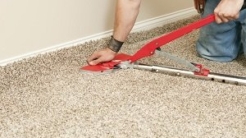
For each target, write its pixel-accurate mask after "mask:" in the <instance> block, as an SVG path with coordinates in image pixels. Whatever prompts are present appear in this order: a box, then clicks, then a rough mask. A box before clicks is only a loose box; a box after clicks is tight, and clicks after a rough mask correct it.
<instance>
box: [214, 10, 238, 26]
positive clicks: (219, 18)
mask: <svg viewBox="0 0 246 138" xmlns="http://www.w3.org/2000/svg"><path fill="white" fill-rule="evenodd" d="M214 13H215V21H216V22H217V23H227V22H229V21H232V20H235V19H237V18H239V13H230V14H228V13H223V11H218V10H217V9H215V10H214Z"/></svg>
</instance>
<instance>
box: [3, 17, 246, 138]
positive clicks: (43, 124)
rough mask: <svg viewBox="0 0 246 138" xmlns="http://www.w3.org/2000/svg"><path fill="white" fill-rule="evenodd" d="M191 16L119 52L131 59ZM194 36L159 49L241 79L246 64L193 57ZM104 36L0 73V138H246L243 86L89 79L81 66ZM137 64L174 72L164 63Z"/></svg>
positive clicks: (122, 73) (155, 76)
mask: <svg viewBox="0 0 246 138" xmlns="http://www.w3.org/2000/svg"><path fill="white" fill-rule="evenodd" d="M198 18H199V17H198V16H194V17H190V18H187V19H184V20H180V21H178V22H175V23H170V24H167V25H164V26H161V27H157V28H154V29H151V30H146V31H141V32H135V33H131V34H130V35H129V37H128V39H127V42H126V43H125V44H124V47H123V48H122V50H121V52H124V53H127V54H133V53H135V52H136V51H137V50H138V49H139V48H141V46H143V45H144V44H145V43H146V42H148V41H150V40H151V39H153V38H154V37H157V36H160V35H162V34H165V33H168V32H170V31H172V30H175V29H177V28H179V27H181V26H184V25H186V24H188V23H191V22H193V21H195V20H197V19H198ZM198 34H199V30H196V31H194V32H192V33H190V34H187V35H185V36H183V37H181V38H179V39H177V40H175V41H172V42H170V43H168V44H167V45H165V46H163V47H162V50H164V51H166V52H169V53H172V54H174V55H177V56H178V57H181V58H184V59H187V60H189V61H192V62H195V63H201V64H203V65H204V66H205V67H207V68H209V69H210V70H211V71H212V72H217V73H225V74H231V75H238V76H246V71H245V66H246V60H245V58H244V57H242V56H240V57H238V58H237V59H236V60H234V61H233V62H230V63H218V62H213V61H209V60H205V59H202V58H200V57H198V56H197V53H196V50H195V42H196V40H197V38H198ZM109 39H110V38H109V37H107V38H103V39H100V40H94V41H90V42H86V43H84V44H80V45H77V46H74V47H70V48H65V49H61V50H58V51H55V52H51V53H46V54H42V55H38V56H36V57H32V58H27V59H23V60H21V61H18V62H15V63H11V64H8V65H6V66H3V67H0V74H1V76H0V137H1V138H36V137H38V138H79V137H83V138H84V137H107V138H108V137H119V138H121V137H122V138H123V137H124V138H125V137H127V138H128V137H134V138H135V137H146V138H153V137H158V138H159V137H164V138H208V137H214V138H221V137H223V138H245V137H246V86H238V85H232V84H224V83H220V82H212V81H207V80H199V79H192V78H186V77H179V76H170V75H168V74H160V73H153V72H149V71H143V70H136V69H127V70H119V71H116V72H114V73H110V74H101V75H100V74H97V75H93V74H86V73H82V72H81V71H80V70H79V68H80V67H81V66H83V65H86V58H87V57H88V56H89V55H90V54H91V53H92V52H93V51H95V50H97V49H100V48H102V47H104V46H105V45H106V44H107V42H108V40H109ZM140 62H142V63H146V64H150V65H168V66H174V67H179V65H177V64H176V63H175V62H173V61H170V60H168V59H166V58H162V57H157V56H153V57H149V58H145V59H142V60H141V61H140Z"/></svg>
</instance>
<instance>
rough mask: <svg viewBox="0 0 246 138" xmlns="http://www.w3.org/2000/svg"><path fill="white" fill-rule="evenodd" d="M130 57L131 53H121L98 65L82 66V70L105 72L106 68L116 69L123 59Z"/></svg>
mask: <svg viewBox="0 0 246 138" xmlns="http://www.w3.org/2000/svg"><path fill="white" fill-rule="evenodd" d="M130 58H131V56H130V55H127V54H124V53H120V54H117V55H116V56H115V58H114V59H113V60H112V61H109V62H104V63H100V64H98V65H88V66H84V67H82V68H81V70H84V71H91V72H104V71H106V70H110V69H114V68H115V66H117V65H118V64H120V63H121V62H123V61H127V60H129V59H130Z"/></svg>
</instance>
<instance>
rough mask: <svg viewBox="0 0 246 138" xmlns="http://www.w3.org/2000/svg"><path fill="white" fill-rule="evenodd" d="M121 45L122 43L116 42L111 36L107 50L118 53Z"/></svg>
mask: <svg viewBox="0 0 246 138" xmlns="http://www.w3.org/2000/svg"><path fill="white" fill-rule="evenodd" d="M123 44H124V42H121V41H118V40H116V39H115V38H114V37H113V36H111V39H110V41H109V45H108V48H109V49H110V50H112V51H113V52H115V53H117V52H119V51H120V49H121V47H122V45H123Z"/></svg>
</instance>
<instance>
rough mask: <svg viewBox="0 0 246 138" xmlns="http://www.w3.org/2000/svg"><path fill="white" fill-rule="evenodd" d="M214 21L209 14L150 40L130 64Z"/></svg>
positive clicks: (213, 16) (212, 16)
mask: <svg viewBox="0 0 246 138" xmlns="http://www.w3.org/2000/svg"><path fill="white" fill-rule="evenodd" d="M214 21H215V15H214V14H211V15H209V16H207V17H205V18H203V19H201V20H199V21H196V22H194V23H191V24H189V25H187V26H184V27H182V28H180V29H177V30H175V31H173V32H171V33H168V34H165V35H162V36H160V37H159V38H156V39H154V40H152V41H151V42H149V43H147V44H145V45H144V46H143V47H142V48H141V49H140V50H138V51H137V52H136V53H135V54H134V55H133V56H132V57H131V58H130V61H131V62H135V61H137V60H139V59H142V58H144V57H147V56H150V55H152V54H154V52H155V50H156V48H159V47H161V46H163V45H165V44H167V43H169V42H171V41H173V40H175V39H177V38H179V37H181V36H183V35H185V34H188V33H190V32H192V31H193V30H196V29H198V28H201V27H203V26H205V25H207V24H209V23H212V22H214Z"/></svg>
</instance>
